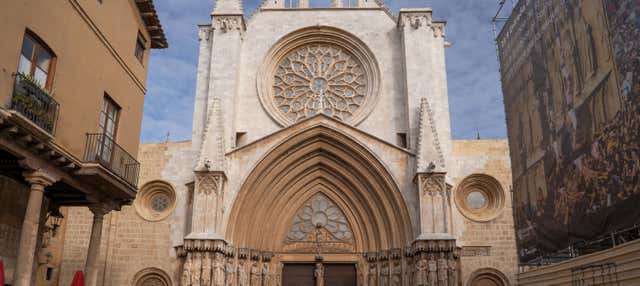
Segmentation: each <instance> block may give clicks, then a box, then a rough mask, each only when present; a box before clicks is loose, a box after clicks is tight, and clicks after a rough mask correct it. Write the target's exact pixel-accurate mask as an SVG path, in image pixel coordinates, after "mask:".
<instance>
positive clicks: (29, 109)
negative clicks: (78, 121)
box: [11, 73, 60, 134]
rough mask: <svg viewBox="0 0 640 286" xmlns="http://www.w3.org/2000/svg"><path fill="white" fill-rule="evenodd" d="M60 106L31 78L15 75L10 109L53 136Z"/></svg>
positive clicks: (20, 74)
mask: <svg viewBox="0 0 640 286" xmlns="http://www.w3.org/2000/svg"><path fill="white" fill-rule="evenodd" d="M59 108H60V106H59V104H58V102H56V101H55V99H53V98H52V97H51V96H50V95H49V93H48V92H47V91H46V90H45V89H44V88H42V87H41V86H40V85H39V84H38V83H37V82H36V81H35V80H34V79H33V78H30V77H28V76H26V75H24V74H22V73H17V74H16V81H15V86H14V88H13V97H12V98H11V109H13V110H15V111H17V112H19V113H20V114H21V115H22V116H24V117H26V118H27V119H29V120H30V121H31V122H33V123H34V124H35V125H37V126H38V127H40V128H42V129H44V130H46V131H47V132H49V134H53V132H54V130H55V126H56V120H58V110H59Z"/></svg>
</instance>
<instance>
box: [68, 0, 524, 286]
mask: <svg viewBox="0 0 640 286" xmlns="http://www.w3.org/2000/svg"><path fill="white" fill-rule="evenodd" d="M199 41H200V51H199V53H200V57H199V62H198V77H197V89H196V99H195V110H194V115H193V118H194V120H193V122H194V123H193V136H192V140H190V141H187V142H175V143H161V144H146V145H143V146H141V150H140V152H139V156H138V158H139V160H140V161H141V164H142V167H141V177H140V180H141V181H140V190H139V192H138V195H137V198H136V200H135V201H134V202H133V204H132V206H128V207H124V208H123V209H122V211H120V212H113V213H110V214H108V215H107V216H105V226H104V227H103V232H102V242H101V246H102V247H101V250H100V257H99V259H98V260H99V264H101V265H103V266H104V267H102V268H101V269H100V270H99V272H100V275H99V277H102V278H99V279H98V282H97V283H98V285H183V286H191V285H194V286H195V285H197V286H211V285H215V286H219V285H237V286H245V285H246V286H256V285H261V286H263V285H264V286H266V285H421V286H423V285H432V286H433V285H447V286H452V285H512V284H513V282H514V275H515V272H516V267H517V260H516V250H515V238H514V233H513V219H512V212H511V194H510V188H511V175H510V165H509V157H508V147H507V143H506V141H502V140H452V138H451V128H450V115H449V105H448V94H447V77H446V69H445V48H446V47H447V45H448V43H447V42H446V41H445V22H443V21H437V20H434V19H433V18H432V11H431V10H430V9H401V10H400V12H399V15H393V14H392V13H391V12H390V11H389V10H388V9H387V8H386V7H385V6H384V4H383V3H381V2H379V1H376V0H351V1H341V0H334V1H332V3H331V7H315V6H314V2H313V1H311V3H309V2H308V1H307V0H298V1H291V0H266V1H264V3H263V4H262V5H261V6H260V8H259V9H258V11H256V12H255V13H254V14H253V15H251V16H248V15H244V14H243V7H242V2H241V1H240V0H218V1H217V3H216V5H215V8H214V10H213V13H212V21H211V23H210V24H207V25H201V26H200V27H199ZM65 212H66V215H65V217H66V218H67V219H66V221H65V225H64V226H63V230H64V239H63V240H64V246H63V247H62V249H63V250H62V257H63V259H62V261H61V262H60V265H59V266H58V269H59V271H60V272H61V277H62V278H61V281H60V283H61V284H60V285H66V284H68V282H69V281H70V280H71V278H72V275H73V272H74V271H75V270H78V269H81V266H82V265H83V263H84V260H85V259H86V258H85V257H84V256H83V255H84V253H86V251H82V249H85V248H86V242H85V241H86V240H87V239H88V238H87V235H88V232H87V229H89V228H90V227H91V225H90V219H89V218H90V217H91V215H90V213H88V212H87V211H86V210H83V209H73V208H69V209H65Z"/></svg>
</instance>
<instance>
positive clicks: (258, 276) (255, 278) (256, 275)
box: [251, 261, 262, 286]
mask: <svg viewBox="0 0 640 286" xmlns="http://www.w3.org/2000/svg"><path fill="white" fill-rule="evenodd" d="M261 285H262V273H260V269H259V268H258V262H257V261H254V262H253V264H252V265H251V286H261Z"/></svg>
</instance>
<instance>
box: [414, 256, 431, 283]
mask: <svg viewBox="0 0 640 286" xmlns="http://www.w3.org/2000/svg"><path fill="white" fill-rule="evenodd" d="M427 271H428V264H427V260H426V259H424V258H423V259H420V260H418V262H416V271H415V275H416V277H415V279H414V282H415V283H416V284H415V285H416V286H426V285H429V283H428V279H427Z"/></svg>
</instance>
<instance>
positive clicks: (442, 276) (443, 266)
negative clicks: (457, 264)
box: [438, 253, 449, 286]
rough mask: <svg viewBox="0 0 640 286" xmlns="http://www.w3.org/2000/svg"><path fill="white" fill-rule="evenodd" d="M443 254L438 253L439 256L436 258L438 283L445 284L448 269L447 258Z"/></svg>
mask: <svg viewBox="0 0 640 286" xmlns="http://www.w3.org/2000/svg"><path fill="white" fill-rule="evenodd" d="M444 255H445V254H444V253H440V258H439V259H438V283H440V285H443V286H445V285H447V272H448V269H449V265H448V263H447V259H446V258H445V256H444Z"/></svg>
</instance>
